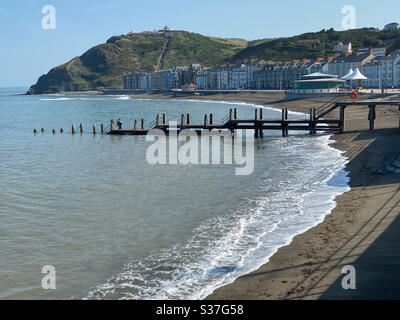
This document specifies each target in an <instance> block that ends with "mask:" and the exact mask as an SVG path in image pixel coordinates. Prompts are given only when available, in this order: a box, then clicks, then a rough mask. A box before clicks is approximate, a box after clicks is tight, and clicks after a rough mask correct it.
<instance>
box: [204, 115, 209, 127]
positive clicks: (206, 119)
mask: <svg viewBox="0 0 400 320" xmlns="http://www.w3.org/2000/svg"><path fill="white" fill-rule="evenodd" d="M207 126H208V117H207V115H206V114H205V115H204V128H207Z"/></svg>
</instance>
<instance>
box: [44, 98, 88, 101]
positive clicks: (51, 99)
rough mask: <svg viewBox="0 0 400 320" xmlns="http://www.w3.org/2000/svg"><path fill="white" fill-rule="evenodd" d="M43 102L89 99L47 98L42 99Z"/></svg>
mask: <svg viewBox="0 0 400 320" xmlns="http://www.w3.org/2000/svg"><path fill="white" fill-rule="evenodd" d="M40 100H41V101H71V100H87V98H66V97H63V98H45V99H40Z"/></svg>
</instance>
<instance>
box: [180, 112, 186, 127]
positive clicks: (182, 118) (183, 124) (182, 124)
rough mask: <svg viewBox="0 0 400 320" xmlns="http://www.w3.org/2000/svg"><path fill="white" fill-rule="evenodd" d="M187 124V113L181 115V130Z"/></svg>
mask: <svg viewBox="0 0 400 320" xmlns="http://www.w3.org/2000/svg"><path fill="white" fill-rule="evenodd" d="M184 126H185V115H184V114H182V115H181V130H183V127H184Z"/></svg>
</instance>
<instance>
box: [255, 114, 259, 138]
mask: <svg viewBox="0 0 400 320" xmlns="http://www.w3.org/2000/svg"><path fill="white" fill-rule="evenodd" d="M254 111H255V116H254V138H258V125H257V116H258V110H257V108H256V109H255V110H254Z"/></svg>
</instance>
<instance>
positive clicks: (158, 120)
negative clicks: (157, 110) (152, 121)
mask: <svg viewBox="0 0 400 320" xmlns="http://www.w3.org/2000/svg"><path fill="white" fill-rule="evenodd" d="M159 125H160V115H159V114H157V117H156V126H157V127H158V126H159Z"/></svg>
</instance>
